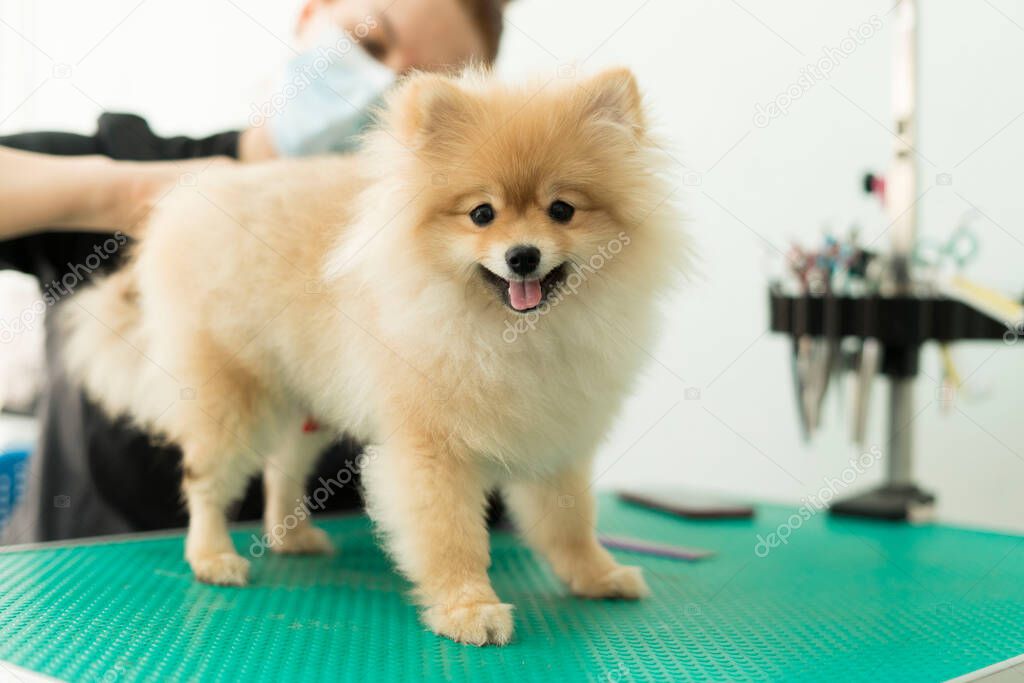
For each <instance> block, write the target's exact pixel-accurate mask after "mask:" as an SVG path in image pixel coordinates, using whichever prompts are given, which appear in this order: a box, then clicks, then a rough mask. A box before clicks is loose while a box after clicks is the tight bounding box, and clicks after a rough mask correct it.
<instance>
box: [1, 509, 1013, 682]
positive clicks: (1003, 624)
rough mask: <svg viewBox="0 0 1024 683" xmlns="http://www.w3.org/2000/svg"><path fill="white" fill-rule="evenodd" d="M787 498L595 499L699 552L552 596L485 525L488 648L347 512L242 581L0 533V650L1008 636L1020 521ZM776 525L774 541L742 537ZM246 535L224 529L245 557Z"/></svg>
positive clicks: (628, 648)
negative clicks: (492, 595)
mask: <svg viewBox="0 0 1024 683" xmlns="http://www.w3.org/2000/svg"><path fill="white" fill-rule="evenodd" d="M793 512H794V511H793V510H791V509H788V508H779V507H762V508H760V509H759V510H758V515H757V517H756V518H755V519H754V520H753V521H749V520H748V521H735V520H733V521H714V522H707V521H705V522H692V521H682V520H678V519H675V518H672V517H669V516H666V515H662V514H659V513H656V512H649V511H646V510H642V509H639V508H635V507H632V506H630V505H628V504H625V503H621V502H618V501H616V500H614V499H612V498H610V497H605V498H602V501H601V519H600V527H601V529H602V531H604V532H607V533H610V534H618V535H632V536H636V537H643V538H645V539H648V540H652V541H660V542H664V543H674V544H681V545H688V546H700V547H705V548H710V549H714V550H715V551H717V555H716V556H714V557H712V558H710V559H707V560H702V561H699V562H693V563H686V562H679V561H674V560H668V559H661V558H654V557H647V556H642V555H633V554H630V553H625V552H617V553H616V555H617V556H618V557H619V559H620V560H622V561H624V562H628V563H631V564H639V565H642V566H643V567H644V569H645V571H646V575H647V579H648V581H649V583H650V585H651V588H652V590H653V592H654V597H653V598H651V599H648V600H645V601H641V602H638V603H628V602H616V601H584V600H578V599H575V598H572V597H569V596H567V595H566V594H565V591H564V589H563V588H562V587H561V585H560V584H559V583H558V581H557V580H556V579H555V578H554V577H553V575H552V574H551V572H550V571H549V570H548V569H547V567H546V566H545V565H543V564H542V563H541V562H540V561H539V559H538V558H537V557H536V556H535V555H533V554H532V553H531V552H530V551H528V550H526V549H525V548H524V547H523V546H522V545H521V544H520V543H519V542H518V541H517V540H516V539H515V537H514V536H512V535H511V534H507V533H501V532H499V533H496V534H495V535H494V537H493V541H492V545H493V549H492V552H493V558H494V563H493V567H492V570H491V575H492V578H493V580H494V584H495V587H496V589H497V591H498V593H499V595H501V597H502V598H503V599H505V600H507V601H508V602H512V603H514V604H515V605H516V607H517V610H516V616H515V621H516V633H515V637H514V640H513V642H512V643H511V644H510V645H509V646H507V647H504V648H498V647H486V648H476V647H472V646H465V645H459V644H456V643H453V642H450V641H448V640H445V639H442V638H438V637H436V636H434V635H432V634H431V633H429V632H428V631H426V630H425V629H424V628H423V627H422V626H421V625H420V624H419V622H418V621H417V618H416V610H415V608H414V607H412V606H411V605H410V604H409V602H408V601H407V599H406V596H405V593H406V592H407V590H408V588H409V585H408V583H407V582H405V581H404V580H403V579H401V578H400V577H398V576H397V575H396V574H395V573H394V572H393V571H392V569H391V566H390V564H389V562H388V561H387V560H386V559H385V557H384V556H383V555H382V553H381V552H380V550H378V548H377V545H376V543H375V541H374V538H373V536H372V533H371V530H370V526H369V524H368V522H367V521H366V519H365V518H363V517H345V518H334V519H329V520H325V521H321V525H322V526H323V527H324V528H325V529H327V530H328V531H329V533H330V534H331V536H332V538H333V539H334V541H335V542H336V544H337V545H338V547H339V553H338V554H337V555H335V556H333V557H317V558H294V557H293V558H285V557H274V556H270V555H269V554H267V555H264V556H263V557H260V558H257V559H254V560H253V566H252V584H251V585H250V586H249V587H247V588H244V589H235V588H221V587H213V586H205V585H200V584H197V583H195V582H194V581H193V579H192V576H191V574H190V572H189V569H188V566H187V565H186V564H185V562H184V560H183V559H182V550H183V539H182V536H181V535H180V534H166V535H158V536H148V537H147V536H143V537H134V538H131V539H119V540H114V541H111V540H99V541H94V542H89V543H84V544H66V545H46V546H41V547H37V548H30V549H16V550H12V551H9V552H3V553H0V660H3V662H9V663H13V664H16V665H18V666H20V667H23V668H24V669H28V670H31V671H36V672H41V673H44V674H48V675H50V676H54V677H56V678H60V679H67V680H73V681H79V680H85V681H93V680H95V681H109V682H111V683H121V682H123V681H135V680H145V681H165V680H204V681H205V680H244V681H257V680H267V681H285V680H303V681H318V680H339V681H360V682H362V681H420V680H433V681H461V680H473V681H485V680H495V681H498V680H501V681H506V680H513V681H517V683H524V682H525V681H549V680H558V681H576V680H591V681H656V680H665V681H679V680H702V681H707V680H787V681H789V680H808V681H812V680H813V681H817V680H829V679H832V680H843V681H875V680H900V681H939V680H944V679H949V678H953V677H956V676H961V675H964V674H967V673H968V672H972V671H976V670H979V669H982V668H984V667H988V666H991V665H994V664H996V663H998V662H1002V661H1005V660H1008V659H1010V658H1013V657H1015V656H1017V655H1020V654H1021V653H1022V652H1024V538H1018V537H1013V536H1005V535H999V534H993V533H983V532H977V531H966V530H959V529H952V528H946V527H940V526H925V527H912V526H907V525H900V524H891V523H885V522H875V521H867V520H858V519H849V518H830V517H829V516H828V515H827V514H825V513H824V512H820V513H818V514H817V515H815V516H813V517H811V518H810V519H809V520H806V521H802V522H801V523H800V526H799V528H795V527H796V522H795V518H794V519H790V520H789V522H787V519H788V518H790V515H791V514H793ZM787 523H791V525H792V526H793V527H794V529H793V533H792V534H791V535H790V537H789V539H788V543H787V544H785V545H780V546H778V547H776V548H773V549H770V550H769V552H768V553H767V556H766V557H759V556H758V555H757V554H755V547H758V546H757V544H758V535H760V536H761V537H762V538H767V537H768V536H769V534H771V533H773V532H775V531H777V529H778V528H779V525H780V524H787ZM254 533H257V534H258V533H259V532H258V530H257V529H256V527H240V528H239V530H238V531H237V533H236V534H235V541H236V545H237V546H238V547H239V548H240V549H241V550H242V551H243V552H246V549H248V548H249V546H250V543H251V542H252V541H251V536H252V534H254ZM759 551H760V552H761V554H764V551H765V549H764V548H763V547H761V548H759ZM14 671H15V669H13V668H11V669H6V670H5V669H4V668H3V664H2V662H0V678H5V673H6V677H11V676H14V675H15V674H14V673H13V672H14Z"/></svg>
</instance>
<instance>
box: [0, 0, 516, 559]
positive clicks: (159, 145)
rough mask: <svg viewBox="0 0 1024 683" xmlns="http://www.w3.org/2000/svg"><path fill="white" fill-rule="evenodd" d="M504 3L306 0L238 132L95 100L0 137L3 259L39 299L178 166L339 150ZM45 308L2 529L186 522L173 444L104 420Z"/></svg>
mask: <svg viewBox="0 0 1024 683" xmlns="http://www.w3.org/2000/svg"><path fill="white" fill-rule="evenodd" d="M503 4H504V3H503V1H502V0H399V1H398V2H393V1H391V0H309V1H308V2H307V3H306V4H305V5H304V6H303V8H302V11H301V14H300V16H299V20H298V24H297V28H296V45H297V48H298V53H297V55H296V56H295V58H294V59H293V60H292V61H291V63H290V64H289V67H288V69H286V70H285V72H284V74H283V75H282V78H281V79H280V84H279V88H278V90H277V91H275V94H272V95H271V96H270V97H268V99H267V101H266V102H265V103H261V104H254V105H253V109H252V115H251V116H250V127H249V128H247V129H245V130H243V131H240V132H238V131H234V132H226V133H220V134H216V135H211V136H209V137H206V138H201V139H192V138H186V137H171V138H164V137H159V136H157V135H154V134H153V132H152V131H151V130H150V129H149V126H148V125H147V124H146V122H145V121H144V120H143V119H141V118H139V117H137V116H133V115H130V114H103V115H102V116H101V117H100V119H99V122H98V126H97V131H96V133H95V134H94V135H92V136H80V135H72V134H66V133H24V134H18V135H11V136H7V137H0V207H3V209H2V214H3V215H2V216H0V269H6V268H14V269H17V270H20V271H22V272H25V273H30V274H32V275H35V276H36V277H37V278H38V279H39V281H40V285H41V287H42V289H43V292H44V300H46V301H47V303H53V302H54V301H56V302H57V305H61V304H63V303H64V300H65V299H67V298H69V297H72V296H74V291H75V290H76V289H78V288H79V287H80V286H82V285H84V284H86V282H87V281H88V280H90V279H91V278H92V277H95V276H97V275H101V274H104V273H107V272H110V271H112V270H114V269H116V268H117V267H118V265H119V264H120V263H121V261H122V260H123V257H124V251H125V250H124V249H123V248H122V245H123V243H124V242H125V241H127V237H131V236H132V235H133V233H134V230H135V229H136V228H137V226H138V225H140V221H141V220H142V219H144V217H145V215H146V212H147V210H148V207H149V206H151V205H152V203H153V202H154V201H156V200H157V198H158V197H159V196H160V195H161V194H162V192H163V191H165V190H166V189H167V188H168V186H169V185H170V184H172V183H174V182H177V180H178V178H180V177H181V175H182V174H183V173H186V172H190V171H194V172H201V170H202V168H203V167H205V166H206V165H207V164H209V163H235V162H234V161H233V160H238V161H241V162H247V161H255V160H262V159H269V158H273V157H277V156H298V155H308V154H322V153H330V152H345V151H349V150H351V149H353V148H354V146H355V144H356V136H357V135H358V134H359V133H360V132H361V131H362V130H363V129H364V128H365V127H366V126H367V125H368V124H369V123H370V111H371V109H372V107H373V106H375V105H376V104H378V103H379V101H380V97H381V96H382V95H383V93H384V92H385V91H386V90H387V88H388V87H389V86H390V85H391V83H392V82H393V81H394V79H395V78H396V77H397V76H399V75H401V74H402V73H404V72H406V71H409V70H411V69H421V70H445V69H454V68H459V67H460V66H462V65H464V64H466V63H467V62H469V61H477V62H483V63H491V62H492V61H493V60H494V58H495V56H496V54H497V51H498V43H499V40H500V37H501V32H502V16H501V10H502V5H503ZM5 148H8V149H5ZM15 150H23V151H15ZM50 155H62V156H60V157H56V156H50ZM72 157H73V158H72ZM186 160H188V161H186ZM137 162H143V163H137ZM54 226H57V227H54ZM115 230H117V231H118V232H116V233H115V236H114V237H111V234H110V233H111V232H113V231H115ZM126 236H127V237H126ZM93 266H94V267H93ZM53 319H54V316H52V315H50V316H47V341H46V354H47V362H48V377H47V382H46V386H45V389H44V396H43V401H42V408H41V414H40V415H39V419H40V425H41V433H40V435H39V439H38V443H37V445H36V449H35V451H34V452H33V454H32V456H31V458H30V461H29V462H30V465H29V466H30V471H29V476H28V480H27V490H26V493H25V495H24V496H23V499H22V503H21V504H20V505H19V507H18V509H17V510H16V511H15V515H14V517H13V519H12V520H11V522H10V523H9V524H8V525H7V527H6V529H5V531H4V537H3V538H2V539H0V540H2V541H3V542H4V543H27V542H37V541H49V540H57V539H66V538H75V537H82V536H95V535H102V534H113V533H124V532H133V531H144V530H152V529H161V528H169V527H180V526H184V525H185V523H186V518H185V513H184V510H183V508H182V506H181V502H180V495H179V482H180V459H181V455H180V451H178V449H177V448H175V447H169V446H161V445H157V444H155V443H153V442H152V441H151V440H150V439H149V437H148V436H147V435H145V434H143V433H141V432H139V431H138V430H136V429H134V428H132V427H131V426H129V425H128V424H126V423H125V422H124V421H117V422H113V421H111V420H109V419H108V418H106V417H105V416H104V415H103V414H102V413H101V412H100V411H99V410H98V408H97V407H96V406H95V405H93V404H92V403H90V402H89V401H88V400H87V399H85V397H84V396H83V395H82V394H81V392H80V391H79V390H78V389H77V388H76V387H75V386H74V385H73V384H72V383H71V382H70V381H69V380H68V378H67V376H66V375H65V373H64V372H63V369H62V367H61V364H60V355H59V352H60V348H61V341H62V340H61V337H60V334H59V331H58V330H57V329H55V326H54V325H53V324H52V321H53ZM0 352H2V349H0ZM357 452H358V451H357V446H356V444H354V443H350V442H347V441H343V442H342V443H339V444H337V445H336V446H333V447H332V448H331V449H329V451H328V452H327V453H326V454H325V455H324V457H323V458H322V459H321V464H320V467H319V469H318V471H317V472H316V473H315V474H314V475H313V480H316V479H318V478H319V477H320V476H323V477H324V478H331V477H334V476H335V475H336V474H337V473H338V472H339V471H340V470H342V469H349V468H350V467H351V465H350V463H352V462H354V461H355V456H356V454H357ZM359 505H360V501H359V496H358V491H357V486H356V485H354V484H353V485H351V486H349V487H347V488H345V489H343V490H340V491H337V492H336V493H335V494H334V496H332V498H331V499H330V500H328V501H327V508H328V509H335V510H337V509H349V508H355V507H358V506H359ZM262 508H263V503H262V495H261V486H260V485H259V482H258V481H257V482H254V483H253V485H252V486H251V487H250V489H249V491H248V493H247V494H246V496H245V499H244V500H243V502H242V504H241V505H240V507H239V509H238V510H237V511H236V515H235V516H236V518H237V519H256V518H258V517H259V516H260V514H261V512H262Z"/></svg>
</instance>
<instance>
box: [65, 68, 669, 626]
mask: <svg viewBox="0 0 1024 683" xmlns="http://www.w3.org/2000/svg"><path fill="white" fill-rule="evenodd" d="M663 160H664V155H663V153H661V152H660V151H659V150H658V148H657V146H656V145H655V143H654V142H652V140H651V138H650V134H649V131H648V128H647V123H646V121H645V114H644V108H643V104H642V101H641V95H640V92H639V90H638V88H637V84H636V81H635V79H634V77H633V75H632V74H631V73H630V72H629V71H628V70H624V69H619V70H611V71H606V72H603V73H600V74H598V75H596V76H593V77H590V78H588V79H584V80H580V81H578V82H561V83H559V84H557V85H555V84H548V86H547V87H544V88H534V87H525V86H520V87H512V86H508V85H504V84H500V83H497V82H496V81H495V80H494V79H493V78H491V77H488V76H486V75H481V74H469V75H463V76H461V77H457V78H456V77H445V76H438V75H426V74H418V75H414V76H411V77H410V78H408V79H407V80H406V81H405V82H404V83H403V84H402V85H401V86H400V87H398V88H396V89H395V90H394V91H393V93H392V95H391V96H390V97H389V100H388V102H387V104H386V107H385V108H384V109H383V111H382V113H381V115H380V121H379V124H378V126H377V127H376V129H375V130H374V131H373V132H371V133H370V134H368V136H367V138H366V141H365V144H364V145H363V148H362V151H360V152H358V153H357V154H355V155H353V156H348V157H334V158H330V157H328V158H319V159H308V160H300V161H277V162H271V163H266V164H259V165H253V166H249V167H225V168H220V169H211V170H210V171H208V172H206V173H204V174H203V175H202V177H201V179H200V180H199V182H198V183H197V184H196V185H195V187H191V188H190V187H179V188H177V189H176V190H174V191H173V192H172V193H170V194H169V195H168V196H167V197H166V198H165V199H164V200H162V201H161V202H159V204H158V205H157V206H156V208H155V210H154V211H153V213H152V215H151V219H150V223H149V225H148V226H147V228H146V233H145V236H144V237H143V238H142V239H141V240H140V242H139V243H138V244H137V245H136V247H135V251H134V253H133V256H132V259H131V261H130V263H129V264H128V265H127V266H126V267H125V268H123V269H122V270H121V271H119V272H118V273H117V274H115V275H113V276H111V277H109V278H108V279H106V280H105V281H102V282H100V283H99V284H98V285H97V286H95V287H93V288H91V289H89V290H86V291H84V292H83V293H82V294H81V295H80V296H78V297H76V299H75V300H74V302H73V303H72V304H71V305H68V306H67V307H66V313H65V323H66V324H67V325H68V334H69V337H68V343H67V351H66V360H67V363H68V366H69V369H70V370H71V372H72V373H74V376H76V377H78V378H79V379H80V381H81V382H82V384H83V386H84V388H85V390H86V391H87V393H88V394H89V395H90V396H92V397H94V399H95V400H97V401H98V402H99V403H100V404H101V405H102V406H103V407H104V409H105V410H106V411H107V412H109V413H110V414H112V415H128V416H130V417H131V418H132V419H133V420H134V421H135V422H136V423H138V424H139V425H142V426H143V427H144V428H146V429H148V430H149V431H151V432H152V433H154V434H156V435H159V436H160V437H162V438H164V439H167V440H170V441H172V442H175V443H177V444H178V445H180V446H181V448H182V450H183V453H184V460H183V464H182V470H183V483H182V488H183V493H184V498H185V501H186V503H187V506H188V512H189V528H188V535H187V539H186V542H185V557H186V559H187V560H188V562H189V564H190V565H191V567H192V571H193V572H194V574H195V576H196V578H197V579H198V580H199V581H203V582H207V583H214V584H223V585H239V586H240V585H244V584H245V583H246V582H247V581H248V574H249V562H248V560H246V559H243V558H242V557H241V556H240V555H239V554H238V552H236V550H235V547H234V546H233V544H232V541H231V538H230V537H229V535H228V524H227V519H226V509H227V508H228V506H229V505H230V504H231V503H232V502H233V501H235V500H237V499H238V498H239V497H240V496H241V495H242V493H243V491H244V489H245V487H246V485H247V483H248V481H249V480H250V478H251V477H252V476H253V475H255V474H256V473H258V472H261V471H262V473H263V477H264V481H265V488H266V509H265V524H266V527H267V528H268V529H272V528H278V529H281V528H286V529H287V531H286V532H285V533H284V534H283V535H281V534H277V535H276V536H274V537H273V538H271V539H270V542H271V546H272V549H273V550H275V551H278V552H282V553H324V552H329V551H330V550H331V545H330V543H329V540H328V538H327V536H326V535H325V534H324V533H323V532H322V531H321V530H320V529H317V528H316V527H314V526H312V525H311V524H310V523H309V522H308V516H307V515H297V514H296V513H297V512H298V510H297V506H301V505H302V501H303V497H304V495H305V487H304V482H305V481H306V478H307V475H308V474H309V472H310V471H311V469H312V467H313V465H314V464H315V462H314V461H315V458H316V457H317V455H318V454H319V453H320V452H321V451H322V449H323V448H324V446H325V445H326V444H327V443H328V442H329V441H331V440H332V439H333V438H335V437H336V436H337V435H338V434H341V433H348V434H351V435H353V436H354V437H356V438H357V439H359V440H361V441H362V442H363V443H366V444H372V445H373V446H374V449H373V450H372V453H373V457H367V458H364V460H365V461H366V464H365V466H364V469H363V472H362V482H363V486H364V489H365V496H366V501H367V508H368V512H369V514H370V516H371V518H372V519H373V520H374V523H375V525H376V527H377V528H378V529H379V530H380V535H381V537H382V539H383V541H384V545H385V546H386V548H387V550H388V551H389V552H390V554H391V556H392V557H393V558H394V560H395V563H396V565H397V566H398V568H399V569H400V570H401V571H402V572H403V573H404V574H405V575H406V576H407V577H408V578H409V579H410V580H411V582H412V583H413V585H414V591H413V594H414V596H415V598H416V600H417V602H418V603H419V605H420V606H421V607H422V618H423V620H424V622H425V623H426V624H427V625H428V626H429V628H430V629H432V630H433V631H434V632H436V633H438V634H442V635H445V636H448V637H450V638H453V639H455V640H457V641H462V642H466V643H474V644H478V645H482V644H486V643H496V644H504V643H507V642H508V641H509V638H510V637H511V635H512V630H513V618H512V606H511V605H509V604H505V603H502V602H501V600H500V599H499V597H498V596H497V595H496V594H495V592H494V590H493V588H492V587H491V583H490V581H489V580H488V576H487V570H488V567H489V565H490V557H489V543H488V531H487V527H486V524H485V505H486V497H487V494H488V492H489V491H491V490H493V489H496V488H497V489H500V490H501V491H502V493H503V495H504V497H505V499H506V501H507V505H508V508H509V509H510V511H511V513H512V516H513V518H514V520H515V521H516V523H517V525H518V528H519V529H520V530H521V533H522V535H523V537H524V538H525V540H526V541H527V542H528V543H529V544H530V545H531V546H532V547H534V548H535V549H536V550H537V551H539V552H540V553H541V554H542V555H543V556H544V557H546V558H547V560H548V561H550V564H551V566H552V568H553V570H554V572H555V573H556V574H557V575H558V576H559V577H560V578H561V579H562V580H563V581H564V582H565V583H566V584H567V585H568V587H569V589H570V590H571V591H572V592H573V593H575V594H577V595H580V596H583V597H588V598H625V599H634V598H640V597H641V596H643V595H645V594H646V593H647V592H648V589H647V586H646V585H645V583H644V580H643V577H642V575H641V571H640V570H639V569H638V568H636V567H627V566H622V565H620V564H618V563H617V562H616V561H615V560H614V559H613V558H612V556H611V555H610V554H609V553H608V552H607V551H606V550H605V549H604V548H603V547H602V546H601V545H599V543H598V541H597V537H596V534H595V529H594V523H595V504H594V496H593V493H592V491H591V484H592V482H591V480H590V477H591V461H592V458H593V455H594V452H595V450H596V448H597V446H598V445H599V443H600V442H601V440H602V437H603V436H604V434H605V433H606V432H607V431H608V429H609V426H610V425H611V424H612V421H613V418H614V417H615V415H616V413H617V411H618V410H619V407H620V405H621V404H622V402H623V399H624V397H625V396H626V395H627V392H628V390H629V388H630V386H631V384H632V383H633V381H634V379H635V378H636V376H637V374H638V371H639V370H640V368H641V366H642V365H643V361H644V360H645V359H646V358H647V354H646V353H645V351H643V349H644V348H650V347H651V344H652V339H653V335H654V332H655V328H656V317H657V316H656V309H657V303H656V299H657V298H658V296H657V295H658V294H659V292H660V291H661V290H663V289H665V288H666V287H667V286H668V285H669V284H670V282H671V281H672V279H673V278H674V273H675V271H677V270H678V269H679V267H680V265H681V264H682V263H683V262H684V260H685V254H686V242H685V240H684V239H683V237H682V226H681V221H680V219H679V217H678V215H677V214H676V213H675V211H674V210H673V209H672V202H671V201H670V197H669V196H670V194H671V190H672V188H671V187H670V186H669V184H668V183H667V182H666V180H665V178H664V173H662V169H661V168H660V167H661V166H662V165H663ZM308 416H314V417H315V419H316V420H317V422H318V423H320V424H321V425H322V426H323V429H321V430H319V431H316V432H312V433H304V432H303V430H302V425H303V423H304V421H305V420H306V418H307V417H308ZM289 517H290V519H288V518H289ZM296 520H298V523H296Z"/></svg>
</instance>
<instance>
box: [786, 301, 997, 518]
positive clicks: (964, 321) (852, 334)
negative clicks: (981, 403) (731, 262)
mask: <svg viewBox="0 0 1024 683" xmlns="http://www.w3.org/2000/svg"><path fill="white" fill-rule="evenodd" d="M769 299H770V302H769V303H770V317H771V330H772V331H773V332H776V333H781V334H786V335H789V336H790V337H792V339H793V343H794V349H796V348H797V345H798V343H799V341H800V340H801V339H807V338H810V339H816V340H822V339H824V340H827V341H830V342H835V343H837V344H838V343H841V342H842V341H843V340H847V339H859V340H861V341H862V342H863V341H866V340H876V341H877V342H878V344H879V345H880V347H881V359H880V363H879V365H878V372H879V373H880V374H882V375H885V376H887V377H888V378H889V382H890V398H889V412H890V416H889V434H888V440H889V442H888V448H887V449H886V451H887V455H888V476H887V481H886V483H885V484H884V485H882V486H881V487H879V488H877V489H875V490H872V491H869V492H867V493H865V494H862V495H858V496H854V497H852V498H847V499H845V500H842V501H837V502H835V503H834V504H833V505H832V507H831V512H832V514H837V515H851V516H857V517H870V518H875V519H890V520H904V521H920V520H923V519H926V518H928V517H929V516H930V514H931V512H932V510H933V508H934V501H935V497H934V496H933V495H932V494H930V493H928V492H926V491H923V490H922V489H921V488H920V487H919V486H917V485H916V484H915V483H914V481H913V426H912V423H913V419H914V416H915V413H914V411H913V382H914V378H915V377H916V375H917V373H918V362H919V357H920V350H921V347H922V346H923V345H924V344H925V343H927V342H933V341H934V342H939V343H949V342H958V341H968V340H979V341H980V340H990V341H991V340H1002V339H1003V338H1004V337H1005V335H1006V334H1007V331H1008V328H1007V327H1006V325H1005V324H1003V323H1002V322H1000V321H998V320H996V319H994V318H992V317H990V316H989V315H987V314H986V313H983V312H982V311H979V310H977V309H975V308H973V307H971V306H970V305H968V304H966V303H964V302H962V301H958V300H955V299H949V298H947V297H944V296H941V295H931V294H922V295H916V294H911V295H900V296H883V295H879V294H868V295H864V296H855V295H828V294H826V295H813V294H807V295H793V294H788V293H786V292H785V291H784V290H783V288H782V287H781V286H780V285H778V284H775V285H772V286H771V288H770V290H769Z"/></svg>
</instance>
